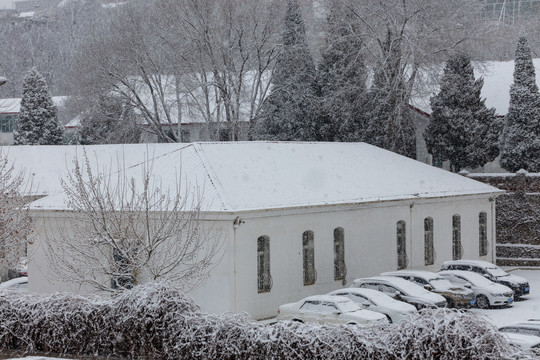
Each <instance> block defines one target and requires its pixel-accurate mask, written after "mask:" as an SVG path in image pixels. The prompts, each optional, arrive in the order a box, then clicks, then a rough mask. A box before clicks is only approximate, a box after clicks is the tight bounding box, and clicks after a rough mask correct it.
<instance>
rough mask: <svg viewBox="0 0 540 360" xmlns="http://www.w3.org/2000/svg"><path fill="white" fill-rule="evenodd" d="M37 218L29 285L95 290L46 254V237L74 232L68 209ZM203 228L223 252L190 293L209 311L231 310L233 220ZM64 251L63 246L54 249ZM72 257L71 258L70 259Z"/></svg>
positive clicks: (106, 280) (81, 291)
mask: <svg viewBox="0 0 540 360" xmlns="http://www.w3.org/2000/svg"><path fill="white" fill-rule="evenodd" d="M33 215H34V218H35V220H36V236H35V238H33V241H32V244H31V245H29V247H28V256H29V257H30V262H29V266H28V274H29V281H28V282H29V289H30V291H31V292H37V293H53V292H57V291H61V292H63V291H66V292H73V293H78V294H89V293H93V292H95V291H96V290H95V289H93V288H91V287H89V286H85V287H79V286H78V285H77V284H74V283H70V282H69V281H66V280H65V279H62V277H61V276H60V275H59V274H58V273H57V272H56V271H55V269H54V266H51V263H50V261H51V259H50V258H49V257H48V256H47V253H48V251H50V250H49V249H48V246H47V238H56V239H58V238H63V237H65V236H66V235H67V236H72V235H73V227H72V226H71V224H70V222H69V221H68V220H67V219H66V216H65V213H63V212H55V213H50V212H46V213H41V212H40V213H34V214H33ZM202 231H203V232H204V231H207V232H208V233H210V234H214V235H215V236H219V237H220V241H221V244H222V249H221V252H220V253H219V254H218V255H217V256H216V264H215V267H214V268H213V269H212V272H211V275H210V278H209V279H208V280H207V281H206V282H205V283H204V285H203V286H201V287H200V288H198V289H195V290H192V291H191V292H190V294H189V295H190V296H191V297H192V298H193V299H194V300H195V302H196V303H197V304H198V305H199V306H201V309H202V310H203V311H206V312H215V313H222V312H226V311H232V310H233V308H234V305H233V301H234V296H233V292H232V291H233V288H232V283H233V271H232V264H233V262H232V261H231V260H232V259H231V256H230V255H231V254H232V251H231V246H232V244H233V242H232V236H231V234H232V221H227V222H225V221H217V222H216V221H212V222H203V226H202ZM55 251H57V252H61V251H62V249H55ZM67 260H68V261H69V259H67ZM110 281H111V279H110V278H103V279H102V282H101V283H102V284H106V285H107V286H109V284H110Z"/></svg>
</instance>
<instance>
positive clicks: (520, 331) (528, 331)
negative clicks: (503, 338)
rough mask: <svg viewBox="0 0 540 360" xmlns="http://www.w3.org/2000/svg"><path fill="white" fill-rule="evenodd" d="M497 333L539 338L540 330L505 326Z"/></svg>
mask: <svg viewBox="0 0 540 360" xmlns="http://www.w3.org/2000/svg"><path fill="white" fill-rule="evenodd" d="M499 331H501V332H506V333H514V334H521V335H533V336H538V337H540V329H535V328H529V327H521V326H507V327H503V328H500V329H499Z"/></svg>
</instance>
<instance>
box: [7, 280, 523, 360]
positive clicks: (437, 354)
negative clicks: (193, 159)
mask: <svg viewBox="0 0 540 360" xmlns="http://www.w3.org/2000/svg"><path fill="white" fill-rule="evenodd" d="M0 351H10V352H12V351H15V352H19V353H26V354H28V353H51V354H55V355H57V354H59V355H68V356H71V357H73V356H93V357H97V356H105V357H113V358H151V359H180V358H181V359H209V358H211V359H377V360H380V359H396V360H397V359H426V360H427V359H533V358H534V356H533V355H534V354H525V353H518V352H516V350H515V349H513V348H512V347H510V345H508V344H507V343H506V341H505V340H504V338H503V337H502V335H500V334H499V333H498V332H497V330H496V328H495V327H494V326H493V325H491V324H490V323H488V322H487V321H486V320H484V319H483V318H481V317H478V316H476V315H474V314H473V313H470V312H467V311H458V310H450V309H438V310H424V311H421V312H419V313H418V314H414V315H411V316H410V317H409V318H408V319H406V320H404V321H403V322H401V323H400V324H397V325H387V326H386V327H371V328H370V327H367V328H364V327H357V326H350V325H330V324H327V325H321V324H302V323H296V322H278V323H276V324H273V325H265V324H263V323H260V322H256V321H253V320H251V319H250V318H249V316H247V315H245V314H223V315H215V314H205V313H203V312H201V311H200V309H199V307H198V306H197V305H196V304H195V303H193V301H191V300H190V299H189V298H188V297H186V296H185V295H184V293H183V292H182V291H181V290H180V289H179V288H177V287H175V286H172V285H171V284H170V283H167V282H163V281H161V282H154V283H147V284H145V285H140V286H136V287H134V288H133V289H132V290H126V291H124V292H122V293H119V294H118V295H117V296H114V297H113V298H110V299H106V300H104V299H100V298H97V297H95V298H85V297H81V296H78V295H73V294H55V295H38V294H30V295H25V296H13V295H7V294H0Z"/></svg>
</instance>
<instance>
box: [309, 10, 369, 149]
mask: <svg viewBox="0 0 540 360" xmlns="http://www.w3.org/2000/svg"><path fill="white" fill-rule="evenodd" d="M343 10H345V11H343ZM351 17H352V14H350V13H349V12H348V11H347V9H341V8H340V6H339V2H336V1H334V2H332V3H331V6H330V13H329V16H328V28H327V32H326V47H325V48H324V49H323V50H322V52H321V58H322V61H321V63H320V64H319V68H318V70H319V71H318V79H319V80H318V84H319V86H320V87H321V107H320V111H319V114H320V115H319V116H320V120H319V123H320V127H321V132H322V134H323V135H324V140H326V141H360V140H361V139H362V134H363V131H364V127H365V126H364V118H363V116H362V114H363V108H364V106H365V102H366V101H365V99H366V77H367V75H366V69H365V65H364V58H363V55H362V48H363V44H362V41H361V39H360V34H359V31H358V29H357V28H356V26H355V23H354V21H353V20H352V19H351Z"/></svg>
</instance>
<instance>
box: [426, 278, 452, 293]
mask: <svg viewBox="0 0 540 360" xmlns="http://www.w3.org/2000/svg"><path fill="white" fill-rule="evenodd" d="M429 284H430V285H431V286H433V288H434V289H437V290H446V289H450V288H451V287H453V285H452V283H451V282H450V281H448V280H446V279H443V278H435V279H431V280H429Z"/></svg>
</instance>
